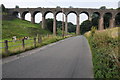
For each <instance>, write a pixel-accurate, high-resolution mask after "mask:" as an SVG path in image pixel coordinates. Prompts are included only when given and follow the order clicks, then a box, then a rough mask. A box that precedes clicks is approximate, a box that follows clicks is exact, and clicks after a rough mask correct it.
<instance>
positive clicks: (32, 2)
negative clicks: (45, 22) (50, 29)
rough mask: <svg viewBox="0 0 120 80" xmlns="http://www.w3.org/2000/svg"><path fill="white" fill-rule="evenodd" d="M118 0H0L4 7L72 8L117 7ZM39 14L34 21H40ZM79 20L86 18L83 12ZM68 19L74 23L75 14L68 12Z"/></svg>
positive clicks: (59, 15)
mask: <svg viewBox="0 0 120 80" xmlns="http://www.w3.org/2000/svg"><path fill="white" fill-rule="evenodd" d="M118 2H119V0H89V1H88V0H0V3H2V4H4V5H5V7H6V8H14V7H15V5H18V6H19V7H20V8H36V7H52V8H55V7H56V6H60V7H66V8H68V7H69V6H73V7H74V8H100V7H101V6H106V7H107V8H117V7H118ZM29 16H30V14H27V15H26V19H27V20H30V17H29ZM40 16H41V14H37V15H36V22H39V21H41V18H40ZM80 17H81V18H80V19H81V20H80V22H82V21H84V20H86V19H87V16H86V15H85V14H81V15H80ZM46 18H53V16H52V14H51V13H49V14H47V16H46ZM57 20H62V16H61V14H58V16H57ZM68 21H69V22H72V23H74V24H76V17H75V14H72V13H71V14H70V15H69V17H68Z"/></svg>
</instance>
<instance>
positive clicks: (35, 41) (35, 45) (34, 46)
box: [34, 38, 36, 47]
mask: <svg viewBox="0 0 120 80" xmlns="http://www.w3.org/2000/svg"><path fill="white" fill-rule="evenodd" d="M34 47H36V38H34Z"/></svg>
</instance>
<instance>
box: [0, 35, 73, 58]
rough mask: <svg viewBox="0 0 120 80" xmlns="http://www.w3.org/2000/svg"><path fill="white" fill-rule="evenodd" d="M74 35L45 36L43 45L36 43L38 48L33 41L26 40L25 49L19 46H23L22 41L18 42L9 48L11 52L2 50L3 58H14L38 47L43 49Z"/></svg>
mask: <svg viewBox="0 0 120 80" xmlns="http://www.w3.org/2000/svg"><path fill="white" fill-rule="evenodd" d="M71 36H72V35H69V36H65V37H62V36H53V35H49V36H48V35H47V36H44V37H42V41H41V43H38V41H36V47H35V46H34V41H33V40H26V41H25V47H24V48H23V46H22V45H19V44H22V42H21V41H18V42H10V44H9V46H12V47H9V52H8V53H6V52H5V49H4V48H3V49H0V50H2V53H0V54H2V57H3V58H4V57H8V56H12V55H16V54H20V53H21V52H25V51H28V50H32V49H34V48H38V47H41V46H44V45H48V44H50V43H53V42H56V41H59V40H62V39H65V38H68V37H71ZM17 44H18V45H17ZM13 45H17V46H13ZM2 46H3V47H4V44H2Z"/></svg>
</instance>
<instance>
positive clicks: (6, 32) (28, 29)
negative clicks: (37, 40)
mask: <svg viewBox="0 0 120 80" xmlns="http://www.w3.org/2000/svg"><path fill="white" fill-rule="evenodd" d="M48 33H50V32H49V31H47V30H43V29H41V27H40V25H39V24H32V23H30V22H29V21H23V20H20V19H15V20H11V21H7V20H4V21H2V38H3V39H5V38H12V37H13V36H17V38H19V37H24V36H36V35H37V34H48Z"/></svg>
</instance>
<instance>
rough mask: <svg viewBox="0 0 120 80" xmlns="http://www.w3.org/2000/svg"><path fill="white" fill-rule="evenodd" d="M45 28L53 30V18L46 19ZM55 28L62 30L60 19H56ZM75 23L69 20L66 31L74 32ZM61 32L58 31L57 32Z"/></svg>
mask: <svg viewBox="0 0 120 80" xmlns="http://www.w3.org/2000/svg"><path fill="white" fill-rule="evenodd" d="M46 28H47V29H48V30H50V31H51V32H53V19H50V18H49V19H46ZM57 28H59V31H60V30H62V21H57ZM75 30H76V25H74V24H72V23H71V22H68V32H70V33H72V32H75ZM59 33H61V32H58V34H59Z"/></svg>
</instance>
